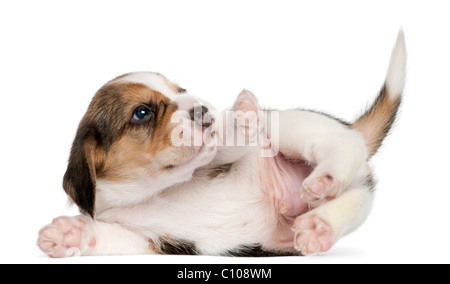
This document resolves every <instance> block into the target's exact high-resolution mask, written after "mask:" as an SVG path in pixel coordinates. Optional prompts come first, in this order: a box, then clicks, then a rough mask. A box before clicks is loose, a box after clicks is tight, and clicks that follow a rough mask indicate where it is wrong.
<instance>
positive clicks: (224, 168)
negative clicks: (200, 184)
mask: <svg viewBox="0 0 450 284" xmlns="http://www.w3.org/2000/svg"><path fill="white" fill-rule="evenodd" d="M232 168H233V164H232V163H231V164H226V165H221V166H217V167H215V168H213V169H211V170H210V172H209V173H208V177H209V178H211V179H213V178H216V177H218V176H221V175H226V174H227V173H229V172H230V171H231V169H232Z"/></svg>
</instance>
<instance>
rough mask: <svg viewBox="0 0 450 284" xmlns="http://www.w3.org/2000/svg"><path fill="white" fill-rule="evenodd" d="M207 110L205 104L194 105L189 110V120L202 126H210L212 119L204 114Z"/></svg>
mask: <svg viewBox="0 0 450 284" xmlns="http://www.w3.org/2000/svg"><path fill="white" fill-rule="evenodd" d="M208 112H209V109H208V108H207V107H205V106H200V105H198V106H195V107H194V108H193V109H192V110H191V112H190V115H191V120H192V121H194V122H195V123H196V124H197V125H200V126H202V127H205V128H207V127H210V126H211V125H212V123H213V121H212V118H211V117H210V116H208V115H206V114H207V113H208Z"/></svg>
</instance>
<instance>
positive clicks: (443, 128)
mask: <svg viewBox="0 0 450 284" xmlns="http://www.w3.org/2000/svg"><path fill="white" fill-rule="evenodd" d="M445 2H446V1H422V2H419V1H410V0H409V1H393V0H389V1H298V0H296V1H280V0H277V1H262V0H258V1H243V0H239V1H230V0H228V1H193V0H189V1H171V0H164V1H134V0H127V1H111V0H108V1H80V0H79V1H1V2H0V117H1V120H0V121H1V134H0V135H1V140H0V143H1V144H0V145H1V147H0V166H1V179H0V189H1V195H0V210H1V212H0V218H1V223H0V232H1V233H0V262H1V263H11V262H14V263H46V262H50V263H72V262H75V263H98V262H101V263H103V262H104V263H116V262H124V263H135V262H140V263H176V262H182V263H244V262H245V263H247V262H250V263H348V262H352V263H353V262H354V263H403V262H406V263H434V262H447V263H449V262H450V261H449V256H448V255H449V252H450V244H449V243H450V228H449V220H448V219H449V216H450V205H449V202H450V186H449V184H450V182H449V178H450V176H449V173H450V171H449V170H450V169H449V159H450V153H449V151H450V150H449V149H450V141H449V134H448V132H449V126H448V125H449V122H450V119H449V106H450V99H449V97H450V86H449V82H450V76H449V75H450V56H449V52H450V17H449V11H450V9H449V7H446V6H445V4H446V3H445ZM447 2H448V1H447ZM401 26H402V27H403V28H404V30H405V34H406V40H407V47H408V54H409V59H408V81H407V85H406V90H405V97H404V103H403V105H402V111H401V114H400V116H399V120H398V123H397V125H396V127H395V128H394V130H393V132H392V135H390V136H389V137H388V139H387V140H386V141H385V142H386V143H385V144H384V147H383V148H382V151H380V152H379V153H378V155H377V156H376V157H375V158H374V159H373V165H374V166H375V168H376V174H377V177H378V179H379V183H378V190H377V192H376V200H375V205H374V208H373V211H372V214H371V215H370V217H369V219H368V221H367V222H366V223H365V224H364V225H363V226H362V227H361V228H360V229H359V230H358V231H357V232H355V233H353V234H351V235H350V236H348V237H345V238H344V239H342V240H341V241H339V242H338V243H337V244H336V245H335V247H334V248H333V249H332V250H331V252H330V253H328V254H327V255H324V256H318V257H290V258H264V259H251V258H250V259H241V258H239V259H238V258H223V257H185V256H130V257H84V258H73V259H65V260H53V259H50V258H48V257H46V256H44V255H43V254H42V253H41V252H40V251H39V250H38V249H37V247H36V246H35V242H36V238H37V232H38V230H39V229H40V227H42V226H43V225H45V224H47V223H48V222H50V221H51V220H52V218H54V217H57V216H59V215H74V214H77V210H76V208H74V207H69V206H68V202H67V198H66V196H65V194H64V193H63V190H62V186H61V184H62V176H63V174H64V172H65V167H66V163H67V158H68V154H69V150H70V146H71V143H72V139H73V138H74V134H75V131H76V128H77V125H78V122H79V120H80V119H81V117H82V115H83V114H84V112H85V110H86V108H87V106H88V104H89V102H90V99H91V98H92V96H93V95H94V93H95V92H96V90H97V89H98V88H99V87H100V86H101V85H102V84H104V83H105V82H106V81H108V80H110V79H112V78H113V77H115V76H117V75H120V74H123V73H126V72H131V71H142V70H148V71H157V72H160V73H162V74H165V75H166V76H167V77H168V78H169V79H171V80H174V81H176V82H177V83H179V84H180V85H181V86H182V87H184V88H187V89H188V90H189V91H190V92H191V93H192V94H195V95H197V96H200V97H203V98H205V99H207V100H209V101H210V102H212V103H213V104H214V105H216V106H217V107H218V108H224V107H227V106H229V105H230V104H231V103H232V102H233V100H234V98H235V97H236V95H237V94H238V93H239V92H240V91H241V90H242V89H243V88H247V89H250V90H252V91H253V92H254V93H255V94H256V95H257V96H258V97H259V99H260V102H261V104H263V105H266V106H270V107H272V108H281V109H286V108H292V107H305V108H312V109H317V110H321V111H325V112H328V113H331V114H334V115H336V116H338V117H341V118H344V119H347V120H352V119H353V118H355V117H356V115H357V114H359V113H361V111H362V110H363V107H364V106H365V105H366V104H367V103H368V102H370V101H371V100H372V99H373V98H374V97H375V96H376V94H377V92H378V90H379V88H380V87H381V85H382V82H383V80H384V76H385V72H386V69H387V65H388V61H389V56H390V52H391V48H392V46H393V44H394V41H395V39H396V35H397V32H398V30H399V28H400V27H401Z"/></svg>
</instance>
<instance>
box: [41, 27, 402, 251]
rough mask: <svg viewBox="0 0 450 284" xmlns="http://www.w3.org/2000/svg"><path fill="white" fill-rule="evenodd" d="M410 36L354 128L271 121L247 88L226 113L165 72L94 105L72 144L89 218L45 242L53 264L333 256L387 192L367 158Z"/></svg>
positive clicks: (302, 118) (386, 115)
mask: <svg viewBox="0 0 450 284" xmlns="http://www.w3.org/2000/svg"><path fill="white" fill-rule="evenodd" d="M405 65H406V51H405V43H404V37H403V33H402V32H400V33H399V37H398V39H397V43H396V45H395V47H394V50H393V53H392V58H391V63H390V66H389V69H388V73H387V76H386V81H385V84H384V86H383V88H382V89H381V91H380V93H379V95H378V97H377V99H376V100H375V102H374V104H373V105H372V106H371V107H370V108H369V109H368V110H367V111H366V112H365V113H364V114H363V115H362V116H361V117H360V118H358V119H357V120H356V121H354V122H353V123H346V122H343V121H340V120H336V119H334V118H332V117H331V116H328V115H324V114H321V113H317V112H313V111H304V110H291V111H282V112H277V111H268V110H266V111H260V109H259V106H258V103H257V99H256V97H255V96H254V95H253V94H252V93H250V92H249V91H243V92H242V93H241V94H240V95H239V97H238V98H237V100H236V102H235V104H234V105H233V107H232V108H231V109H230V110H231V111H233V113H230V112H223V113H222V114H221V115H215V114H214V113H213V111H212V110H213V108H212V106H211V105H209V104H208V103H206V102H204V101H202V100H200V99H198V98H196V97H193V96H192V95H190V94H188V93H187V91H186V90H184V89H182V88H180V87H179V86H177V85H176V84H174V83H172V82H170V81H168V80H167V79H166V78H165V77H163V76H162V75H160V74H155V73H143V72H141V73H131V74H126V75H123V76H120V77H117V78H115V79H114V80H112V81H110V82H108V83H107V84H105V85H104V86H103V87H102V88H101V89H100V90H99V91H98V92H97V94H96V95H95V97H94V98H93V100H92V103H91V104H90V106H89V108H88V111H87V113H86V114H85V116H84V117H83V119H82V121H81V123H80V126H79V128H78V131H77V134H76V138H75V140H74V142H73V146H72V150H71V154H70V159H69V164H68V167H67V172H66V174H65V176H64V190H65V191H66V193H67V194H68V195H69V197H70V199H71V200H72V201H73V202H74V203H75V204H77V205H78V207H79V208H80V211H81V212H82V213H83V215H81V216H76V217H59V218H56V219H54V220H53V222H52V223H51V224H49V225H47V226H45V227H44V228H43V229H42V230H41V231H40V232H39V239H38V246H39V247H40V249H41V250H42V251H43V252H45V253H46V254H48V255H49V256H51V257H68V256H74V255H119V254H151V253H152V254H153V253H158V254H208V255H232V256H273V255H300V254H301V255H309V254H317V253H323V252H326V251H328V250H330V248H331V247H332V246H333V244H335V243H336V242H337V241H338V239H339V238H340V237H342V236H344V235H345V234H348V233H350V232H352V231H353V230H355V229H356V228H357V227H358V226H360V225H361V224H362V223H363V221H364V220H365V219H366V218H367V216H368V214H369V211H370V209H371V204H372V199H373V192H374V186H375V182H374V180H373V178H372V175H371V169H370V168H369V166H368V160H369V159H370V158H371V157H372V156H373V155H374V154H375V153H376V151H377V149H378V148H379V147H380V146H381V142H382V140H383V139H384V138H385V136H386V135H387V133H388V131H389V129H390V127H391V125H392V123H393V122H394V120H395V116H396V112H397V110H398V108H399V105H400V101H401V95H402V92H403V87H404V82H405Z"/></svg>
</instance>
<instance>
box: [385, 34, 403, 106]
mask: <svg viewBox="0 0 450 284" xmlns="http://www.w3.org/2000/svg"><path fill="white" fill-rule="evenodd" d="M405 80H406V44H405V34H404V32H403V30H400V32H399V33H398V37H397V42H396V44H395V46H394V48H393V50H392V56H391V62H390V64H389V69H388V72H387V75H386V85H387V87H388V89H389V94H390V95H391V96H392V97H393V98H396V97H398V96H400V95H401V94H402V92H403V89H404V87H405Z"/></svg>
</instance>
